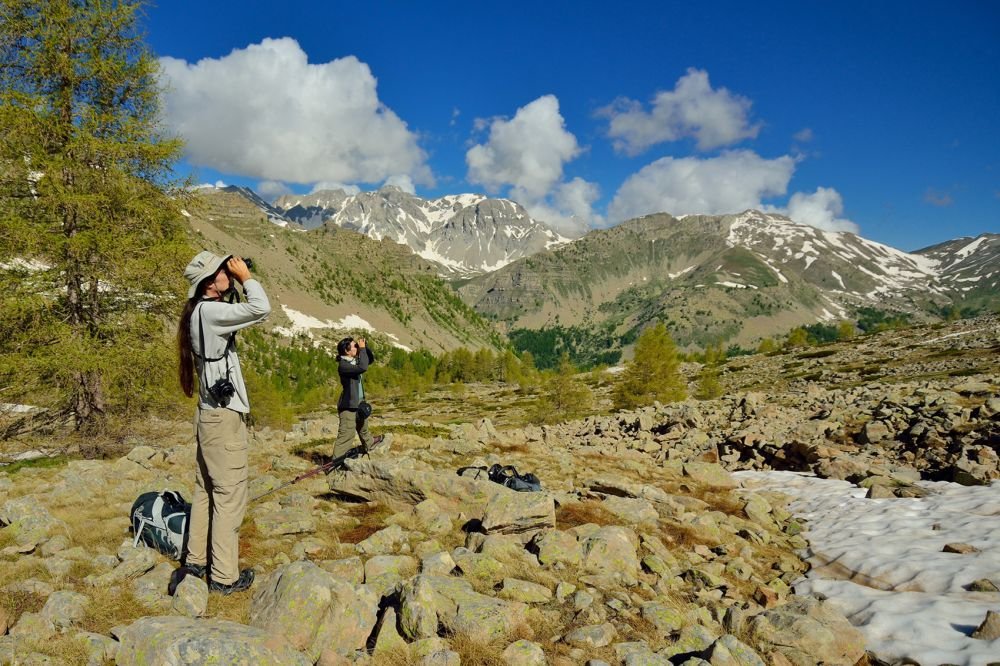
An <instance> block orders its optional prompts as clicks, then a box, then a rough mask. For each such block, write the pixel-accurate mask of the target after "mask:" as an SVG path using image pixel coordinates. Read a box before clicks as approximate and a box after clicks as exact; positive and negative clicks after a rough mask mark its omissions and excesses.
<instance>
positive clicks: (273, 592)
mask: <svg viewBox="0 0 1000 666" xmlns="http://www.w3.org/2000/svg"><path fill="white" fill-rule="evenodd" d="M377 611H378V599H377V598H376V596H375V594H374V593H373V592H372V591H370V590H368V589H366V588H365V587H363V586H360V587H355V586H353V585H350V584H348V583H344V582H342V581H340V580H337V579H335V578H334V577H333V576H332V575H330V574H329V573H327V572H326V571H324V570H322V569H320V568H319V567H318V566H316V565H315V564H313V563H312V562H293V563H291V564H287V565H284V566H282V567H279V568H278V569H276V570H275V571H274V573H272V574H271V575H270V576H269V577H268V578H267V580H265V581H264V583H263V584H261V585H260V587H258V589H257V592H256V593H255V594H254V597H253V602H252V604H251V607H250V626H251V627H256V628H258V629H261V630H263V631H264V632H266V633H267V634H269V635H274V636H280V637H282V638H283V639H285V640H286V641H288V643H289V644H290V645H291V646H293V647H294V648H295V649H297V650H303V651H305V652H306V653H307V654H309V655H310V657H311V658H312V659H313V660H315V659H318V658H319V657H320V655H321V654H323V652H324V651H336V650H338V649H344V650H357V649H361V648H363V647H364V646H365V641H366V640H367V638H368V636H369V635H370V634H371V632H372V629H373V628H374V627H375V620H376V615H377Z"/></svg>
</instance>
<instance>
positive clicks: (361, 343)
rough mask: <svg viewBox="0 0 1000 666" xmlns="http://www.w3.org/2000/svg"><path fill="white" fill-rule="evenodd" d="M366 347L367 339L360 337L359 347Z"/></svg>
mask: <svg viewBox="0 0 1000 666" xmlns="http://www.w3.org/2000/svg"><path fill="white" fill-rule="evenodd" d="M364 348H365V339H364V338H358V349H364Z"/></svg>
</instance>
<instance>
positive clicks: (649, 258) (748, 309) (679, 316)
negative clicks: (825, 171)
mask: <svg viewBox="0 0 1000 666" xmlns="http://www.w3.org/2000/svg"><path fill="white" fill-rule="evenodd" d="M988 241H989V243H987V241H982V242H980V244H979V246H982V247H983V248H985V247H987V246H990V247H992V242H993V241H992V238H991V239H988ZM966 244H967V245H968V244H969V243H968V241H967V242H966ZM979 246H977V247H979ZM974 249H975V248H969V249H967V251H966V254H967V255H968V256H962V257H958V254H957V253H958V250H955V256H956V259H955V260H954V261H951V260H948V259H946V258H945V256H944V250H940V251H939V252H938V253H937V254H935V253H931V252H924V253H920V254H918V253H907V252H902V251H900V250H897V249H895V248H892V247H889V246H886V245H883V244H881V243H876V242H874V241H870V240H867V239H865V238H862V237H861V236H858V235H856V234H852V233H847V232H831V231H823V230H820V229H816V228H815V227H811V226H807V225H803V224H798V223H796V222H793V221H792V220H790V219H788V218H787V217H783V216H780V215H773V214H768V213H762V212H759V211H754V210H748V211H745V212H743V213H740V214H737V215H714V216H710V215H688V216H684V217H683V218H674V217H672V216H670V215H667V214H658V215H649V216H646V217H642V218H638V219H635V220H630V221H628V222H625V223H623V224H621V225H619V226H618V227H614V228H612V229H605V230H600V231H594V232H591V233H590V234H588V235H587V236H585V237H583V238H581V239H579V240H576V241H574V242H572V243H570V244H568V245H566V246H563V247H559V248H556V249H555V250H553V251H551V252H543V253H540V254H537V255H535V256H532V257H529V258H526V259H522V260H519V261H517V262H515V263H513V264H510V265H508V266H506V267H504V268H503V269H501V270H499V271H496V272H494V273H490V274H488V275H484V276H480V277H477V278H475V279H473V280H471V281H470V282H469V283H468V284H465V285H463V286H462V287H461V292H462V294H463V297H464V298H465V299H466V301H467V302H468V303H470V304H472V305H473V306H474V307H475V308H476V309H477V310H479V311H480V312H482V313H483V314H486V315H488V316H491V317H496V318H498V319H500V320H501V321H503V322H505V323H506V324H507V325H508V326H510V327H524V328H540V327H543V326H550V325H556V324H559V325H561V326H589V327H595V326H596V327H601V326H604V327H606V329H607V330H608V331H609V333H610V334H612V335H613V336H615V335H616V336H619V337H621V336H625V337H627V336H628V335H629V332H631V331H635V330H636V329H637V328H639V327H642V326H644V325H645V324H646V323H649V322H653V321H666V322H668V325H669V326H670V327H671V330H672V331H673V332H674V334H675V337H677V338H678V340H679V341H680V342H681V343H682V344H696V345H704V344H707V343H710V342H727V343H731V342H737V343H752V342H753V341H754V340H755V339H759V338H760V337H762V336H766V335H773V334H775V333H778V332H784V331H787V330H789V329H790V328H792V327H794V326H797V325H801V324H812V323H815V322H829V323H833V322H836V321H838V320H841V319H854V318H855V317H856V314H857V312H858V311H859V309H862V308H871V309H876V310H883V311H892V312H902V313H907V314H908V315H909V316H911V317H913V318H914V319H923V318H927V317H930V316H935V315H936V314H937V313H939V312H940V311H941V309H942V308H944V307H946V306H948V305H949V304H951V303H952V302H953V299H954V295H955V293H956V292H955V286H954V285H955V284H956V283H955V280H959V279H962V278H960V277H955V276H956V275H958V274H963V275H964V273H955V271H956V270H960V271H971V270H973V269H975V270H987V269H986V268H983V267H982V266H981V264H980V263H977V262H979V259H978V258H977V257H978V254H977V253H976V252H973V250H974ZM949 261H950V263H949ZM987 263H988V262H987ZM966 279H968V278H966ZM985 279H986V278H984V280H985ZM958 284H961V283H958ZM996 298H997V292H996V290H995V289H994V299H996Z"/></svg>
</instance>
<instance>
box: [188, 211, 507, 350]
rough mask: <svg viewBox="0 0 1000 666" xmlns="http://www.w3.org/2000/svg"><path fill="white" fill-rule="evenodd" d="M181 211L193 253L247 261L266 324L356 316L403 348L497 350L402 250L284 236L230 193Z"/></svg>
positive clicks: (430, 273) (334, 238)
mask: <svg viewBox="0 0 1000 666" xmlns="http://www.w3.org/2000/svg"><path fill="white" fill-rule="evenodd" d="M186 208H187V210H188V212H190V214H191V218H190V222H191V228H192V230H193V236H194V244H195V245H200V246H203V247H208V248H214V249H218V250H220V251H225V252H229V253H234V254H240V255H243V256H250V257H253V258H254V259H255V261H256V265H257V268H256V271H255V272H256V275H257V276H258V277H259V278H260V280H261V282H262V283H263V284H264V285H265V287H266V288H267V291H268V294H269V296H271V298H272V300H273V301H274V303H273V305H274V309H275V312H274V314H273V315H272V317H271V322H272V323H273V324H277V325H287V324H288V320H287V317H285V316H284V313H283V311H282V309H281V307H279V304H280V305H285V306H287V307H289V308H291V309H293V310H296V311H299V312H302V313H305V314H308V315H310V316H312V317H315V318H317V319H320V320H323V321H325V320H333V321H338V320H341V319H343V318H344V317H345V316H348V315H352V314H354V315H357V316H360V317H361V318H362V319H365V320H366V321H368V322H369V323H370V324H371V325H372V326H373V327H374V328H375V329H376V330H378V331H381V332H383V333H386V334H391V335H393V336H395V337H396V339H397V340H398V342H399V343H401V344H404V345H406V346H408V347H411V348H419V347H426V348H428V349H431V350H435V351H437V350H447V349H452V348H455V347H460V346H465V347H473V348H476V347H481V346H498V345H499V344H500V342H501V339H500V338H499V336H498V335H497V334H496V332H495V331H494V330H493V328H492V326H491V325H490V324H489V323H488V322H486V321H484V320H483V319H482V318H481V317H480V316H479V315H478V314H476V313H475V312H474V311H473V310H471V309H470V308H469V307H468V306H466V305H465V304H464V303H463V302H462V301H461V299H459V298H458V297H457V295H456V294H455V293H454V291H453V290H452V289H451V288H450V287H449V286H448V285H447V283H445V282H444V281H442V280H441V279H440V278H438V277H437V275H436V273H435V271H434V269H433V267H431V265H430V264H428V263H427V262H425V261H423V260H421V259H420V258H419V257H417V256H415V255H414V254H413V253H412V252H410V250H409V249H408V248H406V247H405V246H402V245H398V244H396V243H393V242H390V241H381V242H380V241H375V240H372V239H370V238H367V237H365V236H362V235H360V234H357V233H354V232H351V231H345V230H322V229H317V230H313V231H309V232H303V231H300V230H293V229H284V228H281V227H278V226H276V225H274V224H271V223H270V222H268V221H266V219H265V218H264V216H263V213H261V212H260V211H259V210H258V209H256V208H255V207H253V206H251V205H250V204H249V203H248V202H247V201H246V200H245V199H243V198H242V197H241V196H239V195H238V194H234V193H213V194H203V195H198V196H196V197H194V198H193V199H192V200H191V201H189V202H187V203H186ZM322 332H323V331H321V330H317V331H315V333H317V334H318V333H322ZM332 334H333V335H339V334H340V332H339V331H334V332H332Z"/></svg>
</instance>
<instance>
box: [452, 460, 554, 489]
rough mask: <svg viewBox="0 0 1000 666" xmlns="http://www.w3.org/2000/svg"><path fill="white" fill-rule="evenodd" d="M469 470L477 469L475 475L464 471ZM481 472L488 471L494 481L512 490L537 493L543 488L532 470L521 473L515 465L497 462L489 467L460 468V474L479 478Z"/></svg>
mask: <svg viewBox="0 0 1000 666" xmlns="http://www.w3.org/2000/svg"><path fill="white" fill-rule="evenodd" d="M467 470H476V473H475V474H473V475H467V474H465V473H464V472H466V471H467ZM480 472H486V476H487V477H488V478H489V480H490V481H492V482H493V483H499V484H500V485H501V486H507V487H508V488H510V489H511V490H516V491H518V492H519V493H537V492H540V491H541V490H542V482H541V481H540V480H539V479H538V477H537V476H535V475H534V474H532V473H531V472H525V473H524V474H521V473H520V472H518V471H517V468H516V467H514V466H513V465H501V464H499V463H497V464H495V465H492V466H491V467H490V468H489V469H487V468H485V467H463V468H461V469H460V470H458V474H459V476H471V477H472V478H476V479H478V478H479V473H480Z"/></svg>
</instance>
